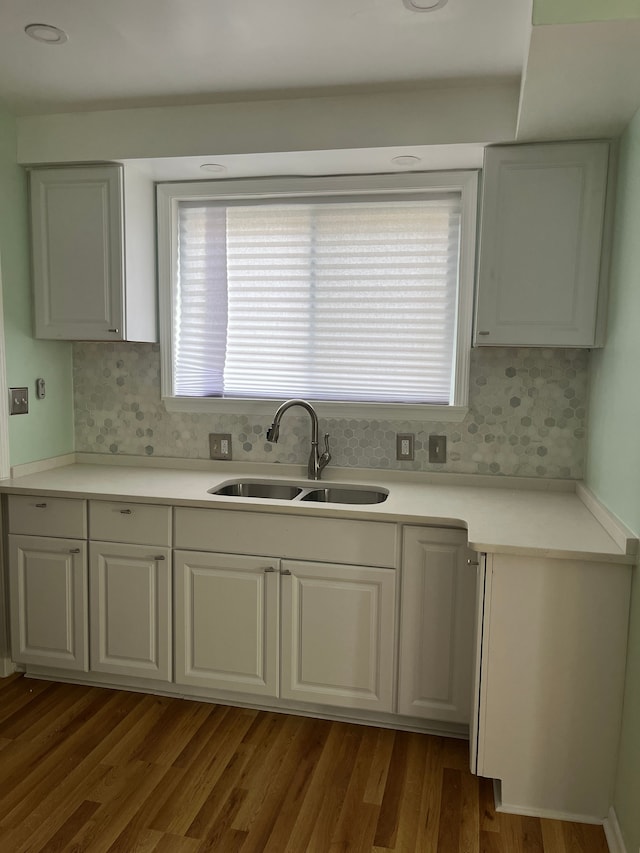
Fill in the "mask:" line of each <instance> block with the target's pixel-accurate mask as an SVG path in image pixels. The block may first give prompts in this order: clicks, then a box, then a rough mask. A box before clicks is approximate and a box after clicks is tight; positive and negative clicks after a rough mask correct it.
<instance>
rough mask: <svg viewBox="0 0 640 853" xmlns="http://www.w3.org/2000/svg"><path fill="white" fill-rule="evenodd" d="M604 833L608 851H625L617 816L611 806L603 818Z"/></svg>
mask: <svg viewBox="0 0 640 853" xmlns="http://www.w3.org/2000/svg"><path fill="white" fill-rule="evenodd" d="M603 826H604V834H605V837H606V839H607V844H608V845H609V853H627V848H626V847H625V843H624V838H623V837H622V832H621V831H620V824H619V823H618V816H617V815H616V810H615V809H614V807H613V806H611V808H610V809H609V814H608V815H607V816H606V818H605V819H604V824H603Z"/></svg>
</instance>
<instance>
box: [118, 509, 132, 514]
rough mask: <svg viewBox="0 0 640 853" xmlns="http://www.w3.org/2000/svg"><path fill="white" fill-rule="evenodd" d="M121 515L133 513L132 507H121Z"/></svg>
mask: <svg viewBox="0 0 640 853" xmlns="http://www.w3.org/2000/svg"><path fill="white" fill-rule="evenodd" d="M120 515H131V510H130V509H121V510H120Z"/></svg>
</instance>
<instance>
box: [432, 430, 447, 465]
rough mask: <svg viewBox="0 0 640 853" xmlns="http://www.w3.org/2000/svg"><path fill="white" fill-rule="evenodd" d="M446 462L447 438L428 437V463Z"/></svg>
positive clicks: (443, 436)
mask: <svg viewBox="0 0 640 853" xmlns="http://www.w3.org/2000/svg"><path fill="white" fill-rule="evenodd" d="M446 461H447V436H446V435H430V436H429V462H446Z"/></svg>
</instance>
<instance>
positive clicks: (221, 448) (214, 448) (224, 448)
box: [209, 432, 231, 459]
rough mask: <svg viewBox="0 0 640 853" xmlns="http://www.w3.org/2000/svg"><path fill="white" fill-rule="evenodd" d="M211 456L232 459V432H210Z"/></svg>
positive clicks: (212, 457)
mask: <svg viewBox="0 0 640 853" xmlns="http://www.w3.org/2000/svg"><path fill="white" fill-rule="evenodd" d="M209 456H210V457H211V459H231V433H230V432H210V433H209Z"/></svg>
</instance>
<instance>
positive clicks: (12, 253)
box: [0, 108, 73, 465]
mask: <svg viewBox="0 0 640 853" xmlns="http://www.w3.org/2000/svg"><path fill="white" fill-rule="evenodd" d="M0 264H1V265H2V285H3V301H4V329H5V347H6V357H7V383H8V385H9V387H12V386H25V385H26V386H27V387H28V388H29V414H28V415H14V416H13V417H10V418H9V452H10V458H11V464H12V465H17V464H20V463H22V462H32V461H34V460H37V459H46V458H47V457H49V456H56V455H58V454H61V453H69V452H71V451H72V450H73V396H72V371H71V345H70V344H68V343H58V342H57V341H56V342H54V341H36V340H34V339H33V338H32V337H31V334H32V330H31V327H32V324H31V316H32V311H31V284H30V277H29V235H28V221H27V195H26V179H25V174H24V170H23V169H22V168H20V167H19V166H18V165H17V164H16V134H15V122H14V119H13V117H12V116H10V115H9V114H8V113H6V112H4V111H3V110H2V109H1V108H0ZM38 377H43V378H44V379H45V381H46V385H47V396H46V397H45V399H44V400H36V398H35V381H36V379H37V378H38Z"/></svg>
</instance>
